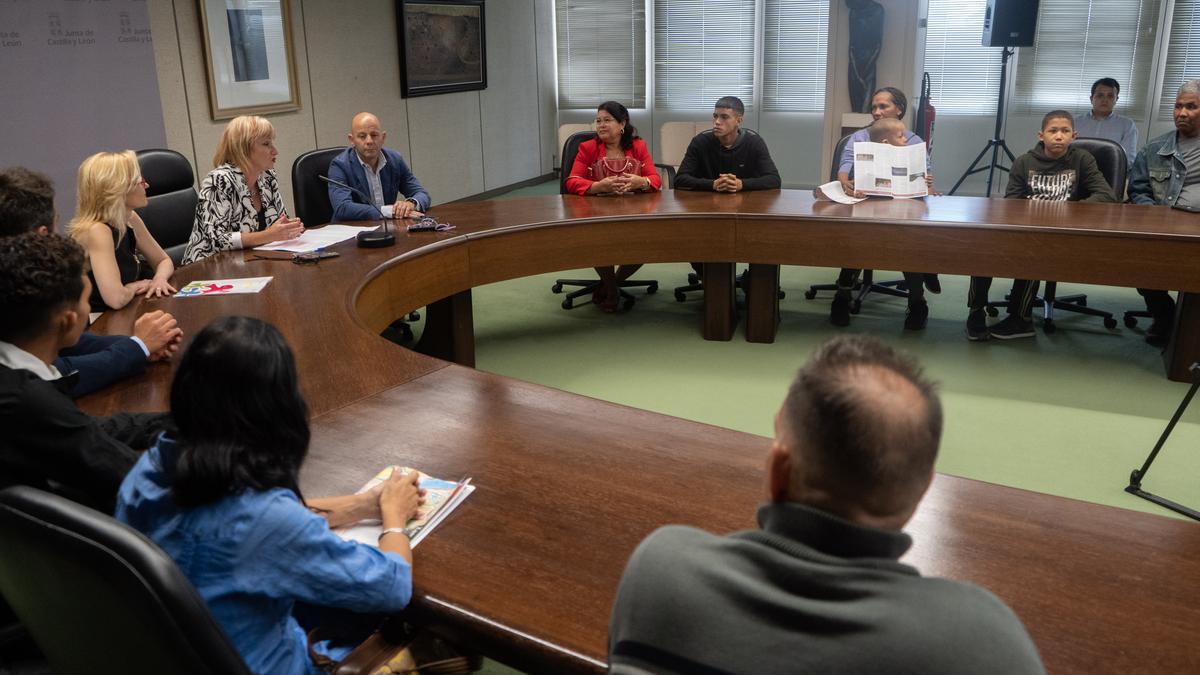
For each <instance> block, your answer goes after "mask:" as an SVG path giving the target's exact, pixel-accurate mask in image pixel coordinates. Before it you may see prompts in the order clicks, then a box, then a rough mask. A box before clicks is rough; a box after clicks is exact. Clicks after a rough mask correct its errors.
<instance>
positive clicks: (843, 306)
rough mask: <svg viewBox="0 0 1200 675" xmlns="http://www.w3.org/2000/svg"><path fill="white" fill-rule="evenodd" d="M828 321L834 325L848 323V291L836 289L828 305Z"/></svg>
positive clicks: (847, 324) (846, 324)
mask: <svg viewBox="0 0 1200 675" xmlns="http://www.w3.org/2000/svg"><path fill="white" fill-rule="evenodd" d="M829 323H832V324H833V325H835V326H849V325H850V292H849V291H838V292H837V293H836V294H835V295H834V296H833V304H832V305H830V306H829Z"/></svg>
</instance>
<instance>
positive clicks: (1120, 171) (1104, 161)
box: [1071, 138, 1129, 200]
mask: <svg viewBox="0 0 1200 675" xmlns="http://www.w3.org/2000/svg"><path fill="white" fill-rule="evenodd" d="M1071 145H1073V146H1075V147H1077V148H1079V149H1080V150H1087V151H1088V152H1090V153H1092V157H1095V158H1096V165H1097V166H1099V167H1100V173H1102V174H1104V180H1106V181H1108V184H1109V185H1110V186H1112V189H1113V194H1115V195H1116V196H1117V200H1121V199H1124V198H1125V173H1126V171H1127V170H1128V169H1129V160H1128V159H1126V158H1125V150H1124V148H1122V147H1121V144H1120V143H1117V142H1116V141H1110V140H1108V139H1107V138H1076V139H1075V140H1074V141H1072V142H1071Z"/></svg>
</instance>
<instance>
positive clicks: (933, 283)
mask: <svg viewBox="0 0 1200 675" xmlns="http://www.w3.org/2000/svg"><path fill="white" fill-rule="evenodd" d="M925 290H927V291H929V292H930V293H934V294H937V293H941V292H942V282H941V281H940V280H939V279H938V275H936V274H926V275H925Z"/></svg>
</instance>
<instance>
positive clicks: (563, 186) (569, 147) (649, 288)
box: [550, 131, 675, 309]
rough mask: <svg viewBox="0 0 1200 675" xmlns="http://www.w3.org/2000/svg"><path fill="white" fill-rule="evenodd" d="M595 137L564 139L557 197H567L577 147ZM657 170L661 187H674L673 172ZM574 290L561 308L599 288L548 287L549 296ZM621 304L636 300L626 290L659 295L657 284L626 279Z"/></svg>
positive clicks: (558, 283)
mask: <svg viewBox="0 0 1200 675" xmlns="http://www.w3.org/2000/svg"><path fill="white" fill-rule="evenodd" d="M595 137H596V132H594V131H579V132H576V133H573V134H571V135H570V136H569V137H567V142H566V143H563V150H562V165H561V166H560V167H559V175H558V192H559V194H564V195H565V194H567V178H568V177H570V175H571V167H572V166H574V165H575V155H577V154H579V145H580V144H581V143H583V142H584V141H590V140H592V139H593V138H595ZM654 167H655V168H656V169H658V174H659V176H661V177H663V178H664V180H663V185H664V186H666V187H667V188H668V189H669V188H673V187H674V186H675V169H674V167H671V166H667V165H666V164H655V165H654ZM568 286H569V287H577V288H578V290H574V291H571V292H570V293H567V295H566V297H564V298H563V301H562V308H563V309H574V308H575V307H577V306H578V305H576V304H575V300H576V299H577V298H580V297H583V296H590V295H591V294H592V292H593V291H595V290H596V288H597V287H599V286H600V280H599V279H555V280H554V285H553V286H551V287H550V292H551V293H562V292H563V288H564V287H568ZM620 286H621V289H620V291H621V303H622V305H623V306H624V308H625V309H629V308H630V307H633V303H634V302H636V299H635V298H634V297H633V295H632V294H631V293H627V292H626V291H625V289H626V288H645V289H646V295H650V294H651V293H657V292H658V282H657V281H653V280H647V281H634V280H633V279H626V280H625V281H622V282H621V284H620Z"/></svg>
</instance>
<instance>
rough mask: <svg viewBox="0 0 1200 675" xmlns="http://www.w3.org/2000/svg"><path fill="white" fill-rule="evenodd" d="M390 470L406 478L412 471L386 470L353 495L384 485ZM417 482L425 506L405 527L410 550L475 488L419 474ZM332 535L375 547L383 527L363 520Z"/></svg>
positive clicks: (465, 481)
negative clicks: (420, 488) (423, 495)
mask: <svg viewBox="0 0 1200 675" xmlns="http://www.w3.org/2000/svg"><path fill="white" fill-rule="evenodd" d="M393 470H395V471H399V472H400V475H405V474H407V473H408V472H409V471H414V470H415V469H410V468H408V467H391V466H389V467H388V468H386V469H384V470H383V471H380V472H379V473H378V474H376V475H375V477H374V478H372V479H371V480H369V481H367V484H366V485H364V486H362V487H361V488H360V489H359V490H358V492H357V493H355V494H362V493H364V492H367V491H369V490H371V489H373V488H375V487H376V486H378V485H379V484H381V483H383V482H384V481H386V480H387V479H388V478H390V477H391V475H392V471H393ZM418 482H419V484H420V486H421V487H422V488H423V489H424V490H425V503H424V504H422V505H421V509H420V510H419V511H418V512H417V517H416V518H413V519H412V520H410V521H408V523H407V524H406V525H405V527H404V529H405V531H406V533H407V534H408V540H409V546H411V547H412V548H416V547H417V544H419V543H420V542H421V540H423V539H424V538H425V536H426V535H428V534H429V533H430V532H432V531H433V529H434V528H435V527H437V526H438V523H440V522H442V520H444V519H445V518H446V516H448V515H449V514H450V512H451V511H453V510H454V509H456V508H458V505H459V504H461V503H463V501H464V500H466V498H467V497H468V496H469V495H470V494H471V493H472V492H474V491H475V486H474V485H471V479H470V478H464V479H463V480H461V481H458V482H454V481H450V480H441V479H439V478H433V477H432V476H429V475H427V474H424V473H421V474H420V478H419V479H418ZM334 532H336V533H337V534H338V536H340V537H341V538H342V539H346V540H349V541H357V542H359V543H360V544H367V545H370V546H378V545H379V535H380V534H382V533H383V523H382V522H380V521H378V520H362V521H359V522H357V523H355V524H353V525H347V526H345V527H339V528H338V529H336V530H334Z"/></svg>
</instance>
